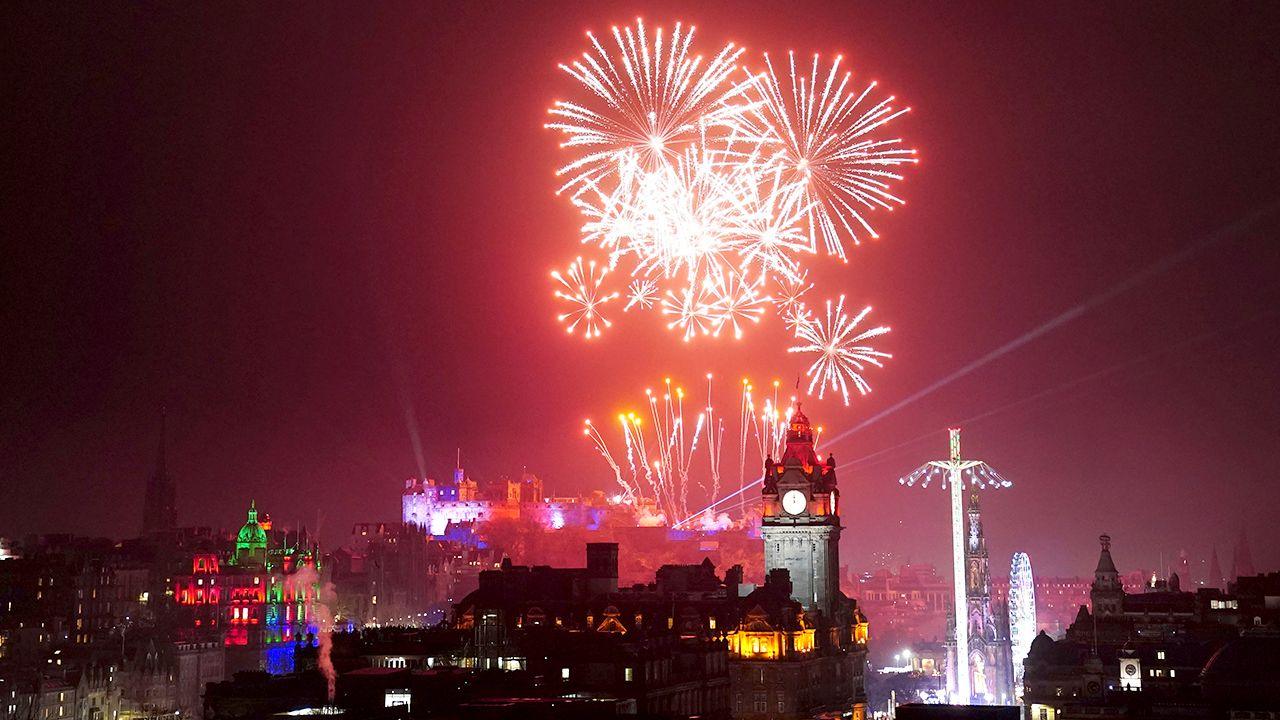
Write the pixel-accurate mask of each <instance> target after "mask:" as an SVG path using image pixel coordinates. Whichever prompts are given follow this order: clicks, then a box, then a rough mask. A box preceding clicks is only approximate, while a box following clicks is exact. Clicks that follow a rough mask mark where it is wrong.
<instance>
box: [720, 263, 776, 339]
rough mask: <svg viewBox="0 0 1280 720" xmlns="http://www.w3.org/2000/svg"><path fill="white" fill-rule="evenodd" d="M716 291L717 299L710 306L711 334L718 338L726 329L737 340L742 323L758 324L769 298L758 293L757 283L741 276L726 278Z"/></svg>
mask: <svg viewBox="0 0 1280 720" xmlns="http://www.w3.org/2000/svg"><path fill="white" fill-rule="evenodd" d="M717 290H718V291H719V292H718V295H719V297H717V298H716V300H715V301H714V302H713V303H712V305H711V312H712V314H713V318H714V322H715V329H714V330H713V331H712V333H711V334H712V335H715V336H719V335H720V331H721V330H723V329H724V328H726V327H728V328H732V329H733V338H734V339H735V340H739V339H741V338H742V326H743V324H744V323H747V322H750V323H753V324H754V323H758V322H760V317H761V316H762V315H764V308H765V305H766V304H767V303H768V300H769V298H768V297H766V296H763V295H762V294H761V293H760V290H759V283H758V282H751V281H749V280H747V278H746V277H744V276H742V275H733V276H730V277H728V278H726V279H725V281H724V283H723V284H722V286H721V287H719V288H717Z"/></svg>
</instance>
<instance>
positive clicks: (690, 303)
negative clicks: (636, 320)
mask: <svg viewBox="0 0 1280 720" xmlns="http://www.w3.org/2000/svg"><path fill="white" fill-rule="evenodd" d="M715 302H716V295H715V292H714V287H713V286H712V284H711V283H710V281H705V282H702V283H696V284H694V285H690V286H689V287H686V288H684V289H683V290H681V291H680V293H679V294H678V295H677V294H676V293H675V292H672V291H670V290H668V291H667V296H666V297H664V298H663V299H662V314H663V315H669V316H672V317H673V318H674V319H673V320H672V321H671V322H669V323H667V329H668V330H673V329H676V328H679V329H680V332H681V334H682V339H683V340H684V341H685V342H689V340H691V339H693V338H694V337H695V336H697V335H709V334H710V333H711V332H712V331H713V330H715V328H716V317H717V316H716V310H715Z"/></svg>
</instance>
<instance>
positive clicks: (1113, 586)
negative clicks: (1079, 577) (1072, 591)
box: [1089, 534, 1124, 617]
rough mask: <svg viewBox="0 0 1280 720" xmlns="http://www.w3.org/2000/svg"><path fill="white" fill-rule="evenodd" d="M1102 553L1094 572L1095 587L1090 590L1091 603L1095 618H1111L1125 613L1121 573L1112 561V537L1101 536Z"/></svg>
mask: <svg viewBox="0 0 1280 720" xmlns="http://www.w3.org/2000/svg"><path fill="white" fill-rule="evenodd" d="M1098 542H1099V543H1100V544H1101V545H1102V552H1100V553H1099V554H1098V567H1097V568H1095V569H1094V571H1093V586H1092V587H1090V589H1089V601H1090V603H1091V604H1092V605H1093V615H1094V617H1111V616H1115V615H1119V614H1120V613H1121V612H1123V603H1124V587H1123V586H1122V585H1121V584H1120V573H1119V571H1117V570H1116V564H1115V562H1114V561H1112V559H1111V536H1110V535H1106V534H1103V535H1099V536H1098Z"/></svg>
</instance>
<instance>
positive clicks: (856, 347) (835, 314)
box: [787, 295, 893, 405]
mask: <svg viewBox="0 0 1280 720" xmlns="http://www.w3.org/2000/svg"><path fill="white" fill-rule="evenodd" d="M870 312H871V308H870V307H865V308H863V309H862V312H860V313H858V314H857V315H855V316H854V317H852V318H850V317H849V315H848V314H846V313H845V311H844V296H843V295H841V296H840V299H839V300H838V301H837V302H836V304H835V306H834V307H833V306H832V304H831V301H830V300H828V301H827V313H826V318H825V320H824V319H823V318H818V317H815V316H814V315H813V314H811V313H807V312H803V311H802V312H801V314H800V315H799V316H798V317H797V321H796V326H795V333H796V340H797V341H799V344H798V345H795V346H794V347H791V348H788V349H787V352H793V353H813V354H815V355H816V356H817V357H815V358H814V360H813V362H812V363H811V364H810V365H809V369H808V370H807V371H806V372H805V375H806V376H807V377H808V378H809V394H810V395H812V394H813V391H814V389H817V391H818V398H819V399H821V398H822V397H823V395H824V393H825V392H826V391H827V390H828V389H830V390H832V391H833V392H834V391H835V390H839V391H840V394H841V396H842V397H843V398H844V404H845V405H848V404H849V384H852V385H853V386H854V387H855V388H856V389H857V390H858V392H859V393H860V394H862V395H866V394H867V393H869V392H871V386H870V385H869V384H867V381H866V379H865V378H863V377H862V373H863V372H864V371H865V370H866V369H867V366H869V365H874V366H875V367H883V365H882V363H881V360H882V359H888V358H890V357H893V356H892V355H890V354H889V353H886V352H881V351H879V350H876V349H875V348H873V347H871V346H870V345H867V344H865V343H866V342H867V341H869V340H871V339H873V338H876V337H879V336H881V335H884V334H885V333H887V332H889V328H888V327H885V326H880V327H874V328H871V329H869V330H862V331H859V329H858V325H859V324H860V323H861V322H862V320H863V319H864V318H866V316H867V314H868V313H870Z"/></svg>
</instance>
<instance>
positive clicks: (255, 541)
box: [235, 501, 267, 564]
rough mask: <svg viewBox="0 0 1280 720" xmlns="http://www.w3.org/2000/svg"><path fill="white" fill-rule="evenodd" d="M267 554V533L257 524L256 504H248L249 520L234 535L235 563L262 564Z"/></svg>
mask: <svg viewBox="0 0 1280 720" xmlns="http://www.w3.org/2000/svg"><path fill="white" fill-rule="evenodd" d="M266 554H267V531H266V530H263V529H262V525H260V524H259V523H258V507H257V503H256V502H253V501H251V502H250V503H249V519H248V521H246V522H245V524H244V526H243V527H241V528H240V532H238V533H236V557H235V560H236V563H237V564H240V563H242V562H244V561H246V560H247V561H249V562H262V561H263V560H264V559H265V558H266Z"/></svg>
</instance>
